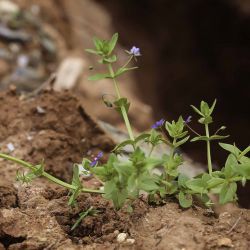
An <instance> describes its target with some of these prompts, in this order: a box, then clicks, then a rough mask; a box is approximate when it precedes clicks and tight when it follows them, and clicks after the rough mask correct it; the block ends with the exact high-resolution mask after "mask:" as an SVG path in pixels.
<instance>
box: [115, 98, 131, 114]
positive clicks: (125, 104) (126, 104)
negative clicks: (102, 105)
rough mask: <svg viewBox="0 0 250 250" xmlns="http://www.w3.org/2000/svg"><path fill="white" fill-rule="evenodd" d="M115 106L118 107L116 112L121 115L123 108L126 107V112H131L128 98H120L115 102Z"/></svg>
mask: <svg viewBox="0 0 250 250" xmlns="http://www.w3.org/2000/svg"><path fill="white" fill-rule="evenodd" d="M114 105H115V106H116V108H115V109H116V110H117V111H118V112H119V113H121V108H122V107H124V108H125V110H126V112H128V110H129V106H130V103H129V102H128V99H127V98H124V97H122V98H120V99H118V100H117V101H115V102H114Z"/></svg>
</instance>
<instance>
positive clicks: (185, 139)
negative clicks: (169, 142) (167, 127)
mask: <svg viewBox="0 0 250 250" xmlns="http://www.w3.org/2000/svg"><path fill="white" fill-rule="evenodd" d="M189 137H190V136H187V137H185V138H184V139H182V140H180V141H178V142H177V143H175V144H174V146H175V147H176V148H178V147H179V146H181V145H182V144H184V143H185V142H187V141H188V139H189Z"/></svg>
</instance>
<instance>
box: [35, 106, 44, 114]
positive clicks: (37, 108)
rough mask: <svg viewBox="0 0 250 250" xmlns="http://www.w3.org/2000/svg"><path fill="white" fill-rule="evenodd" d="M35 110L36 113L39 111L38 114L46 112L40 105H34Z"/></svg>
mask: <svg viewBox="0 0 250 250" xmlns="http://www.w3.org/2000/svg"><path fill="white" fill-rule="evenodd" d="M36 111H37V113H39V114H45V113H46V111H45V109H44V108H42V107H40V106H37V107H36Z"/></svg>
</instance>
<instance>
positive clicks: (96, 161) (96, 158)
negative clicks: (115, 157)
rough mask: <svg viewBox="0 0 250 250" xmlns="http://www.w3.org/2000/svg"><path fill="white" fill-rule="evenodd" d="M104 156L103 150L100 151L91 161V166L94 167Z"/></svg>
mask: <svg viewBox="0 0 250 250" xmlns="http://www.w3.org/2000/svg"><path fill="white" fill-rule="evenodd" d="M102 157H103V152H99V153H98V155H97V156H96V157H95V158H94V160H93V161H92V162H90V166H91V167H94V166H95V165H96V164H97V163H98V161H99V160H100V159H101V158H102Z"/></svg>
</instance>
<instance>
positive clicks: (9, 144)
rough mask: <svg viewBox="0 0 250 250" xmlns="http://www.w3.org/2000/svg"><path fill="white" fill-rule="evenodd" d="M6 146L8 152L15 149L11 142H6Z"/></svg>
mask: <svg viewBox="0 0 250 250" xmlns="http://www.w3.org/2000/svg"><path fill="white" fill-rule="evenodd" d="M7 148H8V149H9V151H10V152H13V151H14V150H15V147H14V145H13V143H8V144H7Z"/></svg>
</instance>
